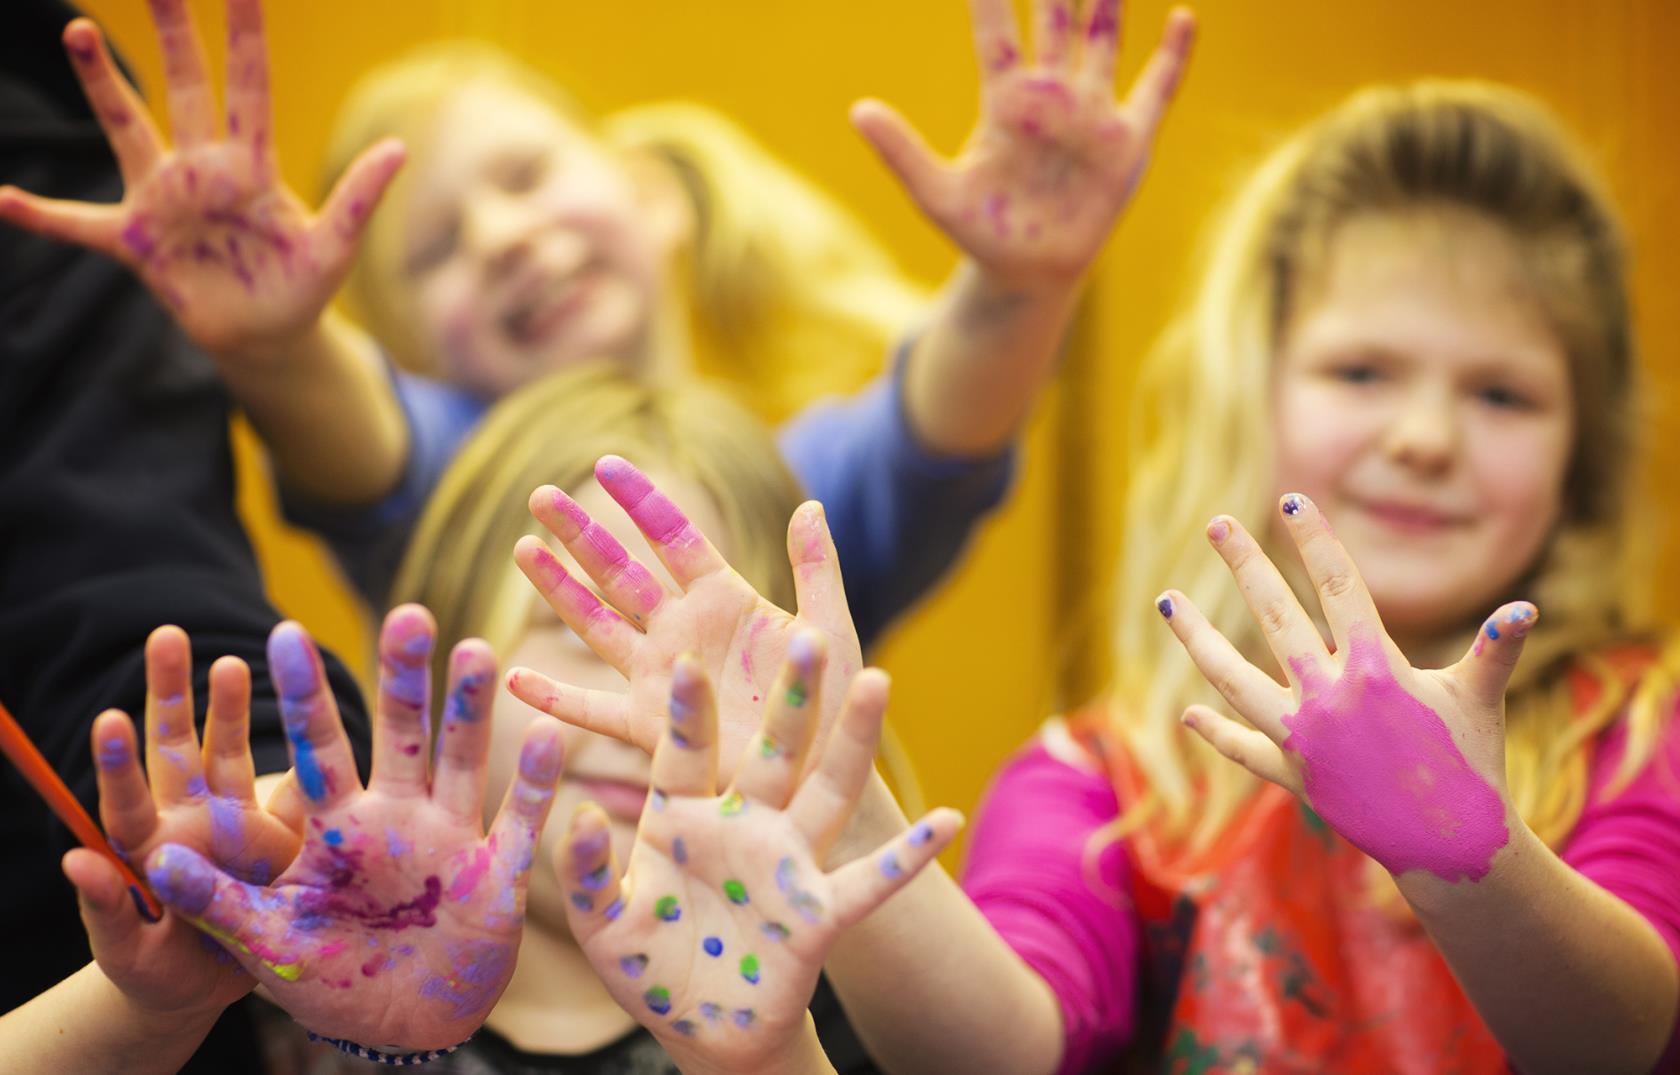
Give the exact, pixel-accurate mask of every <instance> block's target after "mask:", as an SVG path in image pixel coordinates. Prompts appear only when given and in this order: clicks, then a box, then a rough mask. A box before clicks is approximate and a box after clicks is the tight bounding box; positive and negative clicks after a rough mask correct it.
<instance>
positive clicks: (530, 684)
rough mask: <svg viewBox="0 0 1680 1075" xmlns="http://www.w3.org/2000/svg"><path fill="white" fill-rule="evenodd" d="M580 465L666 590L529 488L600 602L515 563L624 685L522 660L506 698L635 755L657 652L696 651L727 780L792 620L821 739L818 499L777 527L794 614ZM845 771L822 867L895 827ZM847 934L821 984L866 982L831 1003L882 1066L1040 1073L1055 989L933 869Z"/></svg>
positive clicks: (833, 600) (1052, 1045) (587, 523)
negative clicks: (782, 536) (638, 537)
mask: <svg viewBox="0 0 1680 1075" xmlns="http://www.w3.org/2000/svg"><path fill="white" fill-rule="evenodd" d="M596 476H597V478H598V479H599V480H600V482H601V485H602V487H603V488H604V489H605V490H606V491H607V493H608V495H610V496H611V497H612V498H613V499H614V500H616V501H617V502H618V503H619V505H620V506H621V507H623V508H624V510H625V512H626V513H627V514H628V515H629V516H630V518H631V520H632V521H634V522H635V523H636V525H637V527H638V528H639V529H640V530H641V531H642V533H643V534H644V535H645V536H646V537H647V539H648V542H649V543H650V544H651V545H652V547H653V549H654V551H655V553H656V554H657V555H658V556H659V558H660V560H661V561H662V562H663V563H664V564H665V566H666V568H667V569H668V570H670V572H671V574H672V576H673V577H674V578H675V579H676V580H677V582H678V584H679V586H681V587H682V592H680V593H670V592H667V591H665V590H664V589H663V588H662V587H660V586H659V584H658V583H657V582H655V581H654V580H653V578H652V576H651V575H649V574H648V573H647V571H646V569H645V568H643V567H642V566H641V565H640V564H638V563H637V562H636V561H635V560H634V559H633V558H631V557H630V556H629V554H628V553H627V552H626V551H625V550H624V548H623V547H622V546H621V545H620V544H619V543H618V542H617V541H616V540H614V539H613V538H612V536H611V535H610V534H609V533H608V532H607V531H606V530H604V529H602V528H601V527H600V526H598V525H596V524H595V523H594V522H593V520H591V519H590V518H589V516H588V515H586V514H585V513H584V512H583V510H582V509H581V508H579V507H578V505H577V504H576V502H575V501H573V500H572V499H571V498H570V497H568V496H566V494H564V493H563V492H560V491H559V490H557V489H554V488H552V487H545V488H542V489H539V490H537V491H536V492H535V493H533V494H532V495H531V510H532V513H533V514H534V515H536V516H537V518H538V519H539V520H541V521H542V522H543V523H544V525H546V526H547V527H548V528H549V530H550V531H552V532H553V534H554V535H555V536H556V537H557V538H559V539H560V541H561V543H562V544H563V545H564V546H565V547H566V549H567V551H568V552H570V553H571V554H572V555H573V557H575V558H576V560H577V561H578V563H579V564H580V565H581V566H582V567H583V569H584V571H585V572H586V573H587V574H588V575H589V576H590V578H591V579H592V580H593V581H594V583H595V584H596V586H598V587H599V589H600V594H601V596H597V594H596V592H595V591H594V590H591V589H589V588H588V587H586V586H584V585H583V584H582V583H580V581H579V580H578V579H576V578H574V577H572V575H571V574H570V573H569V572H568V571H567V570H566V569H565V567H564V566H562V565H561V564H560V562H559V561H558V560H557V559H555V558H554V556H553V554H552V553H551V552H550V551H549V550H548V547H547V545H546V544H544V543H543V542H542V541H540V540H538V539H536V538H525V539H522V540H521V542H520V544H519V546H518V548H517V549H516V551H515V558H516V559H517V560H518V562H519V564H520V567H521V568H522V569H523V570H524V571H525V573H526V575H527V576H529V577H530V579H531V581H532V583H533V585H535V586H536V587H537V589H538V591H539V592H541V593H542V594H543V596H544V597H545V598H546V599H547V600H548V602H549V604H550V605H551V606H552V607H553V608H554V610H555V612H556V613H557V614H558V615H559V616H560V617H561V619H563V620H564V621H565V622H566V624H567V625H568V626H569V627H571V628H572V630H574V631H576V632H577V634H578V637H580V638H581V639H583V641H584V642H585V643H586V644H588V645H589V647H590V648H591V649H593V650H594V651H595V652H596V653H597V654H599V655H600V656H601V658H602V659H603V660H605V661H607V662H608V663H609V664H611V665H612V666H613V667H614V668H616V669H617V670H618V671H619V672H620V673H621V674H622V675H623V676H624V677H625V679H626V680H627V681H628V684H629V693H628V695H625V694H619V693H615V692H610V691H599V690H586V689H582V688H578V687H574V686H571V685H569V684H564V683H559V682H556V681H555V680H552V679H550V678H548V677H547V676H544V675H542V674H541V673H539V672H536V671H533V670H531V669H527V668H515V669H513V670H512V672H511V673H510V674H509V688H510V689H511V690H512V691H513V693H514V694H515V695H517V696H518V697H520V698H521V699H523V700H524V701H526V702H527V703H529V704H531V705H533V706H535V707H537V708H538V709H541V710H543V711H545V712H547V713H549V714H551V715H553V716H555V717H558V718H560V719H561V720H564V721H566V722H568V723H571V724H575V725H577V726H579V727H583V728H586V729H588V730H590V731H594V732H598V733H601V734H604V735H610V736H613V737H615V738H617V739H620V740H623V741H625V742H628V743H634V744H636V745H638V746H640V747H642V748H643V749H644V750H648V751H650V752H651V751H652V750H654V749H655V747H656V746H657V745H658V744H659V743H660V742H661V741H662V737H663V736H664V734H665V724H666V721H665V720H664V719H663V718H662V715H661V714H662V710H661V708H660V707H661V705H662V703H663V702H664V701H665V699H667V698H668V697H669V696H670V694H671V690H672V667H673V665H674V663H675V662H676V661H677V659H678V658H679V656H680V655H682V654H685V653H700V654H704V655H706V660H707V668H708V671H709V672H710V673H711V674H712V675H713V676H715V677H716V680H717V682H718V683H719V693H720V696H721V697H722V698H723V699H725V704H724V705H723V706H722V707H721V716H722V723H721V724H720V725H719V728H718V748H717V749H718V760H719V762H720V765H721V766H722V767H723V768H721V770H720V775H721V776H722V777H723V778H724V779H726V780H727V779H730V778H731V776H732V772H733V770H732V769H731V768H730V767H731V766H733V765H734V763H735V759H736V758H737V757H741V756H742V751H743V749H744V748H747V747H749V745H750V744H751V743H752V742H753V737H754V736H755V735H756V734H757V727H756V724H755V722H754V721H752V720H751V719H750V718H749V717H747V716H746V714H747V713H748V712H750V711H751V709H752V708H753V707H754V703H755V702H757V700H758V699H760V698H765V697H769V698H772V699H774V698H776V697H777V689H778V687H777V684H776V683H774V682H773V681H772V679H771V678H770V675H771V670H773V669H775V668H777V667H779V666H780V665H781V664H782V662H784V661H785V660H786V659H787V654H788V651H789V645H790V642H791V639H792V637H793V635H794V633H795V632H796V631H797V630H799V629H800V628H802V627H805V628H815V629H816V630H818V631H820V632H822V633H823V634H824V635H825V636H826V638H827V642H828V651H829V658H828V664H827V668H826V670H825V671H824V673H823V674H822V675H821V676H819V677H816V678H817V681H818V682H820V683H821V684H822V689H821V691H820V692H817V693H813V695H812V700H811V702H810V703H809V706H810V708H811V709H812V710H813V711H814V712H813V713H812V714H811V719H814V720H815V722H816V725H817V730H816V735H815V738H816V741H817V742H819V743H821V742H825V741H827V740H828V739H829V738H830V737H831V736H838V735H840V734H843V732H838V731H835V726H836V722H837V721H838V720H839V719H840V718H839V714H838V712H837V708H838V699H839V698H840V697H841V696H842V695H843V694H844V692H845V690H846V683H847V681H848V680H850V679H851V677H852V674H853V673H854V672H855V671H856V670H857V669H858V667H859V664H860V662H859V658H858V656H857V654H858V648H857V641H856V635H855V633H854V632H853V631H852V629H851V624H850V621H849V619H848V618H847V610H846V600H845V589H844V583H843V581H842V579H841V575H840V570H839V566H838V561H837V558H836V556H835V551H834V545H833V543H832V541H831V540H830V539H829V535H828V529H827V526H826V524H825V523H824V520H823V515H822V512H821V510H820V509H819V508H818V507H817V505H815V504H806V505H804V506H803V507H801V508H800V510H799V511H798V512H796V513H795V515H794V517H793V519H792V521H791V522H790V523H789V526H788V559H789V561H790V563H791V564H792V566H793V571H794V579H795V585H796V588H797V591H798V596H799V614H798V616H797V617H795V616H793V615H790V614H789V613H787V612H785V611H783V610H781V609H779V608H777V607H776V606H774V605H772V604H770V603H769V602H768V601H765V600H764V599H763V598H761V597H760V596H759V595H758V594H757V593H756V592H755V591H754V590H753V588H752V586H751V585H750V584H748V583H747V581H746V580H745V579H743V578H741V576H740V575H738V574H736V573H735V572H734V571H733V570H732V569H731V568H730V567H729V565H728V564H727V563H726V562H725V561H724V560H723V558H722V556H721V555H719V553H718V552H717V550H716V549H715V548H713V547H712V545H711V543H710V542H709V541H707V540H706V538H705V537H704V535H702V534H700V533H699V531H697V530H696V529H694V527H693V526H692V524H690V523H689V522H688V520H687V519H686V518H684V517H683V515H682V514H681V512H680V511H679V510H678V509H677V508H676V507H675V505H673V504H672V503H671V502H670V501H669V500H668V499H666V498H665V497H664V496H663V495H662V494H661V493H659V491H658V490H657V489H655V488H654V487H653V486H652V485H651V483H649V482H648V480H647V478H646V477H645V476H644V475H642V474H641V473H640V472H639V471H637V470H635V468H634V467H631V466H630V465H629V464H628V463H625V462H624V461H623V460H621V459H617V458H615V457H607V458H606V459H603V460H602V461H601V463H600V464H599V465H598V466H597V468H596ZM603 598H604V600H603ZM854 689H855V688H854ZM746 756H747V757H749V758H750V757H751V755H750V753H749V754H748V755H746ZM858 765H859V769H860V772H859V774H858V776H860V777H862V778H865V779H866V780H867V783H866V784H865V785H864V787H865V791H864V797H863V800H862V803H861V805H860V807H859V814H858V817H857V818H856V819H855V820H854V823H853V824H852V825H851V826H850V827H849V828H848V829H847V830H846V834H845V836H844V837H843V838H842V841H843V844H844V847H843V848H840V849H837V851H836V852H835V853H833V854H831V855H830V857H829V859H828V861H830V862H836V861H844V862H848V863H849V862H852V861H868V852H869V851H870V850H871V849H873V848H875V847H877V846H878V845H879V844H880V843H881V842H883V841H884V840H888V839H891V838H893V837H894V836H895V835H897V834H899V833H901V832H903V831H904V827H905V825H906V821H905V819H904V817H903V815H902V813H901V812H900V811H899V809H898V806H897V804H896V803H895V802H894V801H893V800H892V796H891V794H890V793H889V792H887V790H886V788H885V785H884V784H882V783H881V782H880V780H879V778H878V777H875V776H874V775H873V773H872V770H871V769H870V768H869V767H868V765H867V758H866V759H865V760H864V761H860V762H858ZM645 816H652V815H645ZM849 932H850V933H852V934H861V935H862V936H863V937H864V938H865V939H864V940H862V941H858V942H855V943H854V942H853V941H852V940H850V939H846V940H843V941H841V942H839V943H838V944H837V946H836V949H835V951H836V955H837V957H841V958H838V959H837V961H836V963H835V965H834V968H833V969H834V970H835V971H836V973H837V974H839V975H841V976H845V975H852V976H854V977H853V980H850V981H843V980H841V978H839V977H837V978H836V986H837V987H838V988H840V989H841V990H842V991H843V992H844V993H845V995H846V996H848V997H852V996H854V995H856V994H862V993H866V992H870V991H878V992H877V994H876V995H875V996H874V997H873V999H872V1000H871V1001H870V1002H868V1003H866V1004H862V1005H859V1006H857V1007H855V1008H854V1007H853V1006H852V1005H851V1004H848V1013H849V1014H850V1015H851V1016H852V1017H853V1019H854V1023H855V1025H856V1026H857V1028H858V1030H859V1031H860V1032H861V1033H862V1034H863V1035H864V1037H865V1039H866V1040H867V1041H868V1043H869V1044H870V1046H871V1048H872V1049H876V1048H879V1049H880V1050H881V1051H880V1052H879V1053H878V1054H877V1055H879V1056H880V1057H881V1058H882V1059H884V1060H888V1061H890V1062H891V1063H894V1064H902V1065H904V1066H905V1067H906V1069H907V1070H961V1071H979V1072H985V1071H997V1072H1000V1073H1001V1072H1032V1071H1045V1072H1048V1071H1051V1070H1053V1069H1054V1067H1055V1065H1056V1062H1057V1058H1058V1057H1059V1056H1060V1055H1061V1051H1062V1041H1061V1036H1060V1035H1061V1023H1060V1014H1059V1011H1058V1009H1057V1003H1056V1000H1055V998H1054V996H1052V994H1051V992H1050V990H1049V988H1048V987H1047V986H1046V984H1045V982H1044V980H1043V979H1042V978H1040V977H1039V976H1038V975H1037V974H1036V973H1035V972H1034V971H1033V970H1032V969H1030V968H1029V967H1028V966H1027V965H1026V964H1025V963H1024V962H1023V961H1022V960H1021V959H1019V958H1018V957H1017V956H1016V955H1015V954H1014V953H1013V952H1012V951H1011V950H1010V949H1009V947H1008V946H1007V945H1006V944H1004V942H1003V941H1002V939H1001V938H1000V937H999V936H998V934H997V933H996V932H995V931H993V930H992V929H991V927H990V926H989V925H988V924H987V923H986V922H985V921H984V919H982V918H981V916H980V914H979V912H978V911H977V910H976V909H975V907H974V905H973V904H972V903H971V902H969V900H968V898H967V897H966V896H964V895H963V893H962V892H961V890H959V889H958V888H957V887H956V885H955V884H954V883H953V882H952V881H951V879H950V877H949V876H947V875H946V874H945V873H944V872H943V871H942V870H941V869H939V867H938V865H937V864H934V865H932V866H931V867H930V869H928V870H927V871H925V876H924V877H922V878H921V879H919V880H918V881H916V882H915V883H914V884H912V885H910V886H909V887H908V889H907V890H906V892H905V893H904V894H903V895H901V896H900V897H899V898H898V899H895V900H893V901H891V902H890V903H888V904H887V905H886V906H884V907H882V908H881V909H880V910H878V911H877V912H876V913H875V914H873V915H871V916H870V917H869V918H868V919H866V920H865V921H864V922H862V923H859V924H858V925H856V926H853V927H852V930H851V931H849ZM842 951H844V952H845V954H844V956H843V957H842V956H841V953H842ZM871 961H873V962H871ZM981 983H983V984H981Z"/></svg>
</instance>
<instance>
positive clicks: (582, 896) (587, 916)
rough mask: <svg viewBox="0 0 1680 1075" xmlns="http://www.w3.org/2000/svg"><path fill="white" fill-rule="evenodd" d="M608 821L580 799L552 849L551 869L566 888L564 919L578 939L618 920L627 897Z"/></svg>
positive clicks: (595, 808)
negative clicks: (560, 840) (563, 834)
mask: <svg viewBox="0 0 1680 1075" xmlns="http://www.w3.org/2000/svg"><path fill="white" fill-rule="evenodd" d="M607 825H608V823H607V815H606V813H605V811H603V810H602V809H601V808H600V807H599V806H596V805H595V804H594V803H592V802H585V803H580V804H579V805H578V808H577V809H576V810H575V811H573V813H572V820H571V825H570V826H569V827H568V829H567V832H566V839H565V842H564V843H563V844H562V845H561V846H560V847H558V848H556V849H555V851H554V873H555V876H556V877H558V878H559V879H560V885H561V887H562V888H564V889H565V890H566V920H567V922H568V923H570V925H571V927H572V936H574V937H577V938H579V939H580V940H582V939H585V938H588V937H590V936H592V935H594V934H595V933H596V932H598V931H599V930H601V929H603V928H605V927H606V925H607V924H608V923H609V922H613V921H615V920H617V918H618V916H619V915H620V914H622V913H623V912H624V904H625V900H626V899H627V898H628V896H627V893H626V892H625V891H624V888H623V885H622V878H621V877H620V874H619V868H618V862H617V860H616V859H615V858H614V856H613V849H612V832H611V831H610V830H609V829H608V827H607Z"/></svg>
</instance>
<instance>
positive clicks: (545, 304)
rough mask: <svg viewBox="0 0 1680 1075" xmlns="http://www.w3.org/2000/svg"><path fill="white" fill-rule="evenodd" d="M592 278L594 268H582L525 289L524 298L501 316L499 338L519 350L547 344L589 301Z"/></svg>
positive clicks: (520, 298)
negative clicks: (514, 345) (502, 337)
mask: <svg viewBox="0 0 1680 1075" xmlns="http://www.w3.org/2000/svg"><path fill="white" fill-rule="evenodd" d="M595 276H596V274H595V271H594V268H593V266H590V265H585V266H583V267H581V268H580V269H578V270H577V271H576V272H571V273H567V274H566V275H565V276H562V277H558V278H556V279H553V280H549V281H546V282H543V283H540V284H537V285H536V286H533V287H528V288H526V289H524V294H522V295H520V297H519V298H517V299H515V300H514V301H513V303H512V304H510V305H509V307H508V308H507V309H506V311H505V312H504V313H503V314H502V317H501V328H502V334H503V335H505V336H506V337H507V338H508V340H509V341H511V342H512V343H514V344H516V345H518V346H520V347H530V346H533V345H536V344H541V343H544V342H546V341H547V340H548V338H549V337H550V336H551V335H553V333H554V330H555V329H556V328H558V327H559V326H560V325H561V324H562V323H563V322H565V321H566V320H567V319H569V318H571V317H572V316H574V315H575V314H576V313H577V312H578V310H579V309H581V308H582V306H583V304H584V303H585V302H586V301H587V300H588V298H589V293H590V291H591V290H592V287H593V284H594V280H595Z"/></svg>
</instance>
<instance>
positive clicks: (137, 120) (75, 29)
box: [64, 19, 164, 189]
mask: <svg viewBox="0 0 1680 1075" xmlns="http://www.w3.org/2000/svg"><path fill="white" fill-rule="evenodd" d="M64 48H65V51H66V52H68V53H69V54H70V67H71V70H73V71H75V72H76V78H77V80H78V81H80V82H81V84H82V92H83V93H85V94H87V99H88V104H89V105H90V106H92V108H93V114H94V116H95V118H97V119H98V120H99V126H100V127H101V128H102V129H103V130H104V131H105V137H106V138H107V139H108V140H109V141H110V143H111V152H112V153H113V154H114V155H115V156H116V158H117V167H118V169H120V170H121V172H122V179H123V187H124V189H132V188H133V187H134V186H135V184H137V183H138V182H140V180H141V179H142V178H144V177H145V176H146V174H147V173H149V172H150V171H151V170H152V169H153V168H154V167H156V166H157V163H158V160H159V159H160V158H161V157H162V156H163V152H164V150H163V138H162V137H161V136H160V135H159V134H158V130H157V127H156V125H154V124H153V123H152V115H151V113H150V112H148V111H147V110H146V106H145V103H144V102H142V101H141V100H140V95H139V94H138V93H135V92H134V87H133V86H131V85H129V84H128V79H126V78H124V77H123V76H122V72H120V71H118V70H117V65H116V62H115V61H114V60H112V59H111V52H110V49H109V48H108V47H107V46H106V44H105V35H104V34H102V33H100V32H99V27H98V26H97V25H95V24H94V22H93V20H92V19H73V20H71V22H70V25H68V26H66V27H65V28H64Z"/></svg>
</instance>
